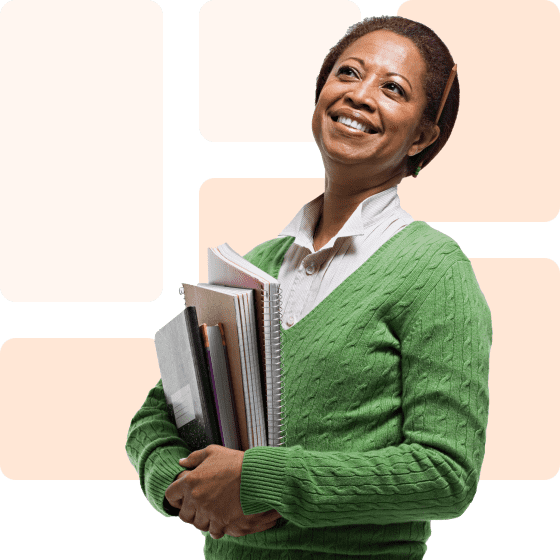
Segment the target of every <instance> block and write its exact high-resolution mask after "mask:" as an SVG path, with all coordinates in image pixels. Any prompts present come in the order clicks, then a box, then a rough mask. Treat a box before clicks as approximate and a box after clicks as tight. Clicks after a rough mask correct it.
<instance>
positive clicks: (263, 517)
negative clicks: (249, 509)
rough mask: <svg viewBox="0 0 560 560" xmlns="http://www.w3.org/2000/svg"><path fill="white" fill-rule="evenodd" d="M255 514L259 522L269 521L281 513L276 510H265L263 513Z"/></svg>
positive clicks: (277, 517)
mask: <svg viewBox="0 0 560 560" xmlns="http://www.w3.org/2000/svg"><path fill="white" fill-rule="evenodd" d="M257 515H259V518H258V519H259V521H260V522H261V523H270V522H272V521H276V520H277V519H280V518H281V517H282V515H281V514H279V513H278V512H277V511H276V510H272V511H265V512H264V513H260V514H257Z"/></svg>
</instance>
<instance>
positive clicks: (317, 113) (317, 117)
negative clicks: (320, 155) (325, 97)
mask: <svg viewBox="0 0 560 560" xmlns="http://www.w3.org/2000/svg"><path fill="white" fill-rule="evenodd" d="M320 104H321V99H319V101H318V102H317V105H315V110H314V111H313V117H312V118H311V130H312V132H313V137H314V138H315V142H318V141H319V134H320V132H321V107H320Z"/></svg>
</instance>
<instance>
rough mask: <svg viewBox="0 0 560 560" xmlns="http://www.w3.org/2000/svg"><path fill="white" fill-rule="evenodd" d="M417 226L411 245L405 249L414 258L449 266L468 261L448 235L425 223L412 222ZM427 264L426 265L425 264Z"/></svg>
mask: <svg viewBox="0 0 560 560" xmlns="http://www.w3.org/2000/svg"><path fill="white" fill-rule="evenodd" d="M413 223H415V224H417V227H416V228H415V231H414V235H413V239H412V240H411V241H412V243H408V244H407V248H408V249H409V250H410V251H411V252H413V253H415V255H416V257H417V258H418V257H422V258H423V259H424V260H429V261H432V262H434V263H435V262H440V263H441V265H442V266H445V263H448V264H451V263H455V262H457V261H468V262H470V259H469V258H468V257H467V255H465V253H464V252H463V250H462V249H461V247H460V246H459V243H457V241H455V239H453V238H452V237H450V236H449V235H447V234H445V233H443V232H442V231H439V230H438V229H436V228H434V227H432V226H431V225H429V224H428V223H426V222H413ZM426 264H427V263H426Z"/></svg>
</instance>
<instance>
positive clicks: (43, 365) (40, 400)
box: [0, 338, 160, 480]
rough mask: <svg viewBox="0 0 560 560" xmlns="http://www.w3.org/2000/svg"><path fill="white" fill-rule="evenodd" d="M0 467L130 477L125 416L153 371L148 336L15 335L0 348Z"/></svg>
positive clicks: (35, 474) (26, 473) (28, 473)
mask: <svg viewBox="0 0 560 560" xmlns="http://www.w3.org/2000/svg"><path fill="white" fill-rule="evenodd" d="M0 372H1V373H0V383H1V385H2V391H3V393H2V394H3V395H4V397H6V396H7V395H9V398H4V399H3V403H2V406H1V407H0V468H1V470H2V473H3V474H4V475H5V476H7V477H8V478H11V479H14V480H26V479H37V480H59V479H60V480H62V479H64V480H87V479H101V480H130V479H137V478H138V476H137V474H136V471H135V470H134V467H133V466H132V465H131V463H130V461H129V460H128V457H127V455H126V451H125V443H126V435H127V432H128V428H129V426H130V421H131V420H132V417H133V416H134V414H135V413H136V411H137V410H138V409H139V408H140V407H141V406H142V404H143V402H144V400H145V399H146V396H147V395H148V392H149V390H150V389H151V388H152V387H153V386H154V385H155V384H156V383H157V381H158V379H159V377H160V374H159V366H158V362H157V355H156V350H155V344H154V341H153V340H150V339H102V338H101V339H88V338H83V339H82V338H67V339H64V338H63V339H52V338H45V339H32V338H31V339H25V338H14V339H10V340H8V341H7V342H5V343H4V345H3V346H2V349H1V350H0Z"/></svg>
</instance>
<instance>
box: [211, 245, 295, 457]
mask: <svg viewBox="0 0 560 560" xmlns="http://www.w3.org/2000/svg"><path fill="white" fill-rule="evenodd" d="M208 282H209V283H210V284H216V285H221V286H231V287H235V288H250V289H252V290H254V291H253V294H254V297H255V300H254V303H255V310H256V316H257V317H256V318H257V325H258V345H259V360H260V366H261V367H260V372H261V381H262V383H261V386H262V388H263V392H264V395H263V400H266V409H267V418H266V419H267V426H266V428H267V435H268V446H270V447H279V446H280V445H282V443H283V440H284V437H285V436H284V435H283V433H282V432H283V430H284V428H283V423H282V397H283V394H282V344H281V340H282V339H281V325H280V320H281V316H282V291H281V289H280V283H279V282H278V280H277V279H276V278H273V277H272V276H270V275H269V274H267V273H266V272H264V271H263V270H261V269H259V268H258V267H256V266H254V265H253V264H251V263H250V262H249V261H247V260H246V259H244V258H243V257H242V256H241V255H239V254H238V253H236V252H235V251H234V250H233V249H232V248H231V247H230V246H229V245H228V244H227V243H223V244H222V245H220V246H218V247H216V248H214V249H208Z"/></svg>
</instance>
